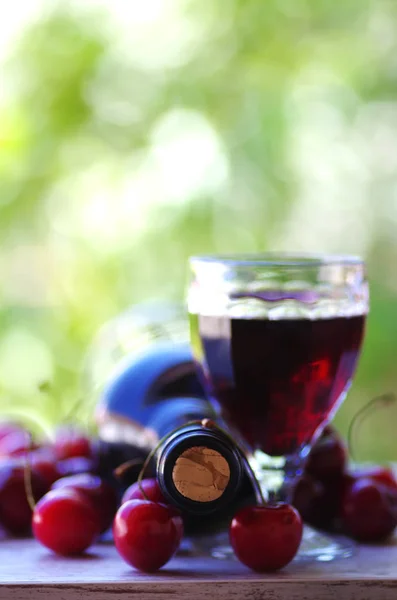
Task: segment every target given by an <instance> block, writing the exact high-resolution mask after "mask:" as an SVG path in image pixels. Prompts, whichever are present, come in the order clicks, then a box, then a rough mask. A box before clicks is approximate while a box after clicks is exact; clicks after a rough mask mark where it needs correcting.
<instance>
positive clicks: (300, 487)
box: [292, 473, 324, 522]
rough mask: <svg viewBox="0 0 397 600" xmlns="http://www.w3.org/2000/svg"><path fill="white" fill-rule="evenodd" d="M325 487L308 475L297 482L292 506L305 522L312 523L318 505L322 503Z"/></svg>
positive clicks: (305, 474) (304, 475)
mask: <svg viewBox="0 0 397 600" xmlns="http://www.w3.org/2000/svg"><path fill="white" fill-rule="evenodd" d="M323 495H324V486H323V484H322V483H320V482H319V481H316V480H315V479H314V478H313V477H311V476H310V475H309V474H308V473H304V474H303V475H302V476H301V477H300V479H299V480H298V481H297V483H296V485H295V488H294V491H293V495H292V505H293V506H295V508H296V509H297V510H298V512H299V514H300V516H301V517H302V519H303V520H304V521H308V522H310V519H311V518H313V515H314V514H315V513H316V510H317V505H318V503H319V502H321V501H322V498H323Z"/></svg>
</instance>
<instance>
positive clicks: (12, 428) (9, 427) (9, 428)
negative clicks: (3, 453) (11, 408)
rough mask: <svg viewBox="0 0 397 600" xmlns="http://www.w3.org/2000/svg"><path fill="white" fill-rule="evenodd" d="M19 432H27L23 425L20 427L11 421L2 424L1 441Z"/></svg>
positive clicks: (0, 423) (0, 426) (0, 428)
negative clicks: (10, 434)
mask: <svg viewBox="0 0 397 600" xmlns="http://www.w3.org/2000/svg"><path fill="white" fill-rule="evenodd" d="M18 431H23V432H25V429H24V428H23V427H21V425H18V423H13V422H11V421H3V422H0V441H1V440H2V439H3V438H4V437H6V435H8V434H9V433H15V432H18Z"/></svg>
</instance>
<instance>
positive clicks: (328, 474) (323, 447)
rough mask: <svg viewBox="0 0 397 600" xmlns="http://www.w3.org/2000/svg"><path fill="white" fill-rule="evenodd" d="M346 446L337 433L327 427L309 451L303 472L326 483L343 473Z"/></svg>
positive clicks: (345, 460)
mask: <svg viewBox="0 0 397 600" xmlns="http://www.w3.org/2000/svg"><path fill="white" fill-rule="evenodd" d="M346 462H347V450H346V445H345V443H344V442H343V440H342V438H341V437H340V436H339V435H338V433H337V432H336V431H335V430H334V429H332V428H331V427H330V426H327V427H326V428H325V430H324V431H323V433H322V435H321V436H320V438H319V439H318V440H317V442H316V443H315V444H314V445H313V447H312V449H311V450H310V453H309V456H308V459H307V462H306V465H305V471H306V472H307V473H309V474H310V475H312V476H313V477H314V478H315V479H318V480H319V481H327V480H330V479H333V478H334V477H339V476H341V475H342V474H343V473H344V470H345V467H346Z"/></svg>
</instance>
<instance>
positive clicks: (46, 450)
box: [0, 423, 397, 572]
mask: <svg viewBox="0 0 397 600" xmlns="http://www.w3.org/2000/svg"><path fill="white" fill-rule="evenodd" d="M96 452H97V451H96V445H95V442H94V440H92V439H90V438H89V437H88V436H86V435H85V434H84V433H82V432H80V431H79V430H78V429H76V428H71V427H67V428H61V429H59V430H58V431H57V433H56V436H55V441H54V443H52V444H41V445H38V444H32V441H31V436H30V434H29V433H28V432H27V431H26V430H25V429H24V428H22V427H21V426H19V425H17V424H14V423H2V424H1V423H0V525H1V526H2V527H3V528H4V529H5V530H6V531H8V532H9V533H11V534H14V535H26V534H28V533H29V532H30V531H33V535H34V536H35V538H36V539H37V540H38V541H39V542H40V543H41V544H42V545H43V546H45V547H47V548H49V549H50V550H52V551H53V552H56V553H58V554H61V555H66V556H67V555H74V554H80V553H82V552H84V551H85V550H86V549H87V548H89V547H90V546H91V545H92V544H93V543H94V542H95V541H96V540H97V539H98V537H99V536H100V535H101V534H102V533H104V532H105V531H107V530H108V529H109V528H110V527H112V528H113V538H114V543H115V546H116V549H117V551H118V552H119V554H120V556H121V557H122V558H123V559H124V560H125V561H126V562H127V563H128V564H129V565H131V566H133V567H135V568H137V569H139V570H141V571H145V572H153V571H156V570H157V569H159V568H161V567H162V566H163V565H165V564H166V563H167V562H168V561H169V560H170V559H171V558H172V557H173V556H174V554H175V552H176V551H177V550H178V548H179V546H180V544H181V541H182V538H183V518H182V516H181V514H180V513H179V512H178V510H177V509H176V508H175V507H174V506H171V505H169V504H168V503H167V502H166V500H165V499H164V497H163V496H162V493H161V490H160V488H159V486H158V483H157V481H156V479H142V481H139V482H135V483H134V484H132V485H131V486H130V487H129V488H128V489H127V490H126V491H125V492H124V494H123V496H122V497H121V499H120V496H119V492H118V488H117V486H116V485H114V482H113V483H112V482H110V481H107V480H104V479H103V478H101V477H100V476H99V475H98V474H97V464H98V461H97V456H96ZM294 504H295V507H294V506H292V505H289V504H275V505H266V504H261V505H254V506H246V507H244V508H242V509H240V510H238V512H237V513H236V514H235V516H234V518H233V520H232V522H231V524H230V529H229V533H230V541H231V545H232V547H233V549H234V552H235V554H236V556H237V558H238V559H239V560H240V561H241V562H242V563H243V564H245V565H247V566H248V567H250V568H251V569H254V570H256V571H260V572H267V571H275V570H278V569H280V568H282V567H284V566H285V565H286V564H288V563H289V562H290V561H291V560H292V559H293V558H294V556H295V554H296V553H297V551H298V548H299V545H300V542H301V539H302V530H303V524H302V518H303V519H304V520H306V521H307V522H309V523H312V524H314V525H316V526H318V527H323V528H330V527H331V526H332V527H334V528H335V527H336V524H337V523H339V525H338V526H340V527H341V528H342V529H343V531H345V532H347V533H349V534H351V535H352V536H353V537H355V538H357V539H359V540H364V541H375V540H380V539H384V538H385V537H387V536H388V535H390V533H391V532H392V531H393V530H394V528H395V526H396V524H397V482H396V480H395V479H394V477H393V474H392V472H391V471H389V470H387V469H383V468H376V469H372V470H367V471H365V472H364V473H363V472H360V473H356V472H347V470H346V450H345V448H344V445H343V443H342V442H341V440H340V438H339V437H338V436H337V434H336V433H335V432H334V431H333V430H332V429H331V428H327V429H326V430H325V432H324V434H323V436H322V437H321V438H320V440H319V442H318V443H317V444H316V446H315V447H314V448H313V450H312V452H311V455H310V457H309V460H308V463H307V467H306V471H305V473H304V475H303V477H302V478H301V480H300V481H299V482H298V484H297V486H296V488H295V496H294ZM340 524H341V525H340Z"/></svg>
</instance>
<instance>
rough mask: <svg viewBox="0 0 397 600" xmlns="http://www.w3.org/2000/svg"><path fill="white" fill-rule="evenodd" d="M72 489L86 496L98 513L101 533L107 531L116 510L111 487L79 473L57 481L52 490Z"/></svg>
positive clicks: (113, 492) (90, 476)
mask: <svg viewBox="0 0 397 600" xmlns="http://www.w3.org/2000/svg"><path fill="white" fill-rule="evenodd" d="M61 488H62V489H64V488H72V489H75V490H77V491H79V492H81V493H82V494H83V495H86V496H87V497H88V498H89V499H90V500H91V502H92V503H93V505H94V506H95V509H96V511H97V513H98V519H99V524H100V530H101V533H103V532H104V531H106V530H107V529H109V527H110V526H111V524H112V521H113V517H114V515H115V514H116V510H117V505H118V502H117V495H116V492H115V491H114V489H113V488H112V486H111V485H110V484H109V483H107V482H106V481H104V480H103V479H101V478H100V477H98V476H97V475H92V474H90V473H80V474H79V475H70V476H69V477H62V479H58V481H56V482H55V483H54V484H53V486H52V489H53V490H56V489H61Z"/></svg>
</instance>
